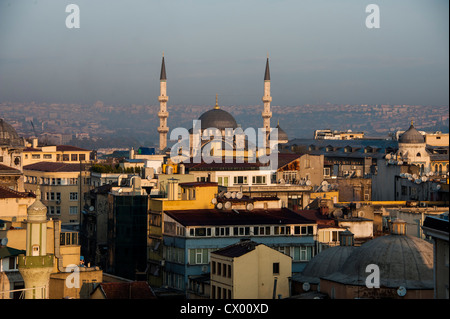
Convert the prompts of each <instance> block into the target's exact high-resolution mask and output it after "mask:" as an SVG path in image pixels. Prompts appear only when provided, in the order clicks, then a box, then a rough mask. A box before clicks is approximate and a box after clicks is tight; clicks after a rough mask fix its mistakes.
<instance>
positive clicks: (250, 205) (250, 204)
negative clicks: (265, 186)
mask: <svg viewBox="0 0 450 319" xmlns="http://www.w3.org/2000/svg"><path fill="white" fill-rule="evenodd" d="M247 210H248V211H251V210H253V204H252V203H248V204H247Z"/></svg>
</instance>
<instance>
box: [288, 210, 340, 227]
mask: <svg viewBox="0 0 450 319" xmlns="http://www.w3.org/2000/svg"><path fill="white" fill-rule="evenodd" d="M296 213H297V214H299V215H300V216H303V217H304V218H307V219H309V220H313V221H315V222H316V223H317V224H320V225H328V226H335V225H336V222H335V220H334V219H332V218H329V217H327V216H324V215H322V214H321V213H320V211H319V210H317V209H310V210H306V209H305V210H298V211H296Z"/></svg>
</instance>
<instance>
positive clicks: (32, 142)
mask: <svg viewBox="0 0 450 319" xmlns="http://www.w3.org/2000/svg"><path fill="white" fill-rule="evenodd" d="M37 146H38V139H37V138H33V139H32V140H31V147H32V148H37Z"/></svg>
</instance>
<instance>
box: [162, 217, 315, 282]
mask: <svg viewBox="0 0 450 319" xmlns="http://www.w3.org/2000/svg"><path fill="white" fill-rule="evenodd" d="M163 219H164V223H163V224H164V230H163V257H164V261H163V264H164V267H163V281H164V285H167V286H169V287H173V288H177V289H180V290H186V289H188V282H189V278H190V277H195V276H199V275H204V274H208V273H209V272H210V270H209V254H210V252H211V251H214V250H217V249H219V248H223V247H226V246H229V245H232V244H235V243H236V242H239V241H240V240H241V239H244V238H245V239H251V240H253V241H255V242H258V243H262V244H265V245H267V246H269V247H272V248H274V249H276V250H278V251H280V252H283V253H285V254H286V255H289V256H291V257H292V272H293V273H297V272H301V271H302V270H303V268H304V267H305V266H306V264H307V262H308V261H309V260H310V259H311V258H312V257H313V256H314V252H315V245H316V234H317V225H316V223H315V222H314V221H311V220H308V219H306V218H304V217H302V216H300V215H299V214H297V213H295V212H294V211H291V210H290V209H287V208H281V209H267V210H264V209H255V210H252V211H248V210H236V209H233V210H219V209H203V210H191V211H189V210H179V211H166V212H164V216H163Z"/></svg>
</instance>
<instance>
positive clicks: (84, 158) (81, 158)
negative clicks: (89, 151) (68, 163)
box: [78, 154, 86, 161]
mask: <svg viewBox="0 0 450 319" xmlns="http://www.w3.org/2000/svg"><path fill="white" fill-rule="evenodd" d="M78 159H79V160H80V161H85V160H86V154H80V155H78Z"/></svg>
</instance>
